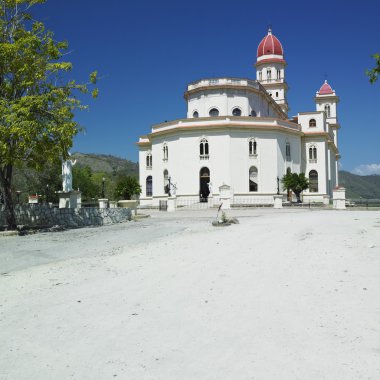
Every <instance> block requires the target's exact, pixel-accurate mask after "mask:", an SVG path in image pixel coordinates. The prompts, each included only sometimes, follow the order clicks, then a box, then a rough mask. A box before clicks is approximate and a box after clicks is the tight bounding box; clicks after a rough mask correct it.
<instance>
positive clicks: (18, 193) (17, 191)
mask: <svg viewBox="0 0 380 380" xmlns="http://www.w3.org/2000/svg"><path fill="white" fill-rule="evenodd" d="M20 194H21V191H20V190H16V195H17V203H18V204H20Z"/></svg>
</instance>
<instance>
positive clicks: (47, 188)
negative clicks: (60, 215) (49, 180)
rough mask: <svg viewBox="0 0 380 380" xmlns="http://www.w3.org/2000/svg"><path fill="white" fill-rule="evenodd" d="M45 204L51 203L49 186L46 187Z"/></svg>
mask: <svg viewBox="0 0 380 380" xmlns="http://www.w3.org/2000/svg"><path fill="white" fill-rule="evenodd" d="M45 202H46V203H49V184H47V185H46V193H45Z"/></svg>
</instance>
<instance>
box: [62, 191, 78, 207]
mask: <svg viewBox="0 0 380 380" xmlns="http://www.w3.org/2000/svg"><path fill="white" fill-rule="evenodd" d="M58 196H59V208H81V207H82V193H81V192H80V191H75V190H71V191H58Z"/></svg>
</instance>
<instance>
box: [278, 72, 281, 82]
mask: <svg viewBox="0 0 380 380" xmlns="http://www.w3.org/2000/svg"><path fill="white" fill-rule="evenodd" d="M280 79H281V70H277V80H280Z"/></svg>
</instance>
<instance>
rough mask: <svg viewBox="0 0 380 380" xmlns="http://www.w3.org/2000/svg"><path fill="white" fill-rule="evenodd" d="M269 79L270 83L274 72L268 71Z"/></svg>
mask: <svg viewBox="0 0 380 380" xmlns="http://www.w3.org/2000/svg"><path fill="white" fill-rule="evenodd" d="M267 79H268V81H270V80H271V79H272V70H267Z"/></svg>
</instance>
